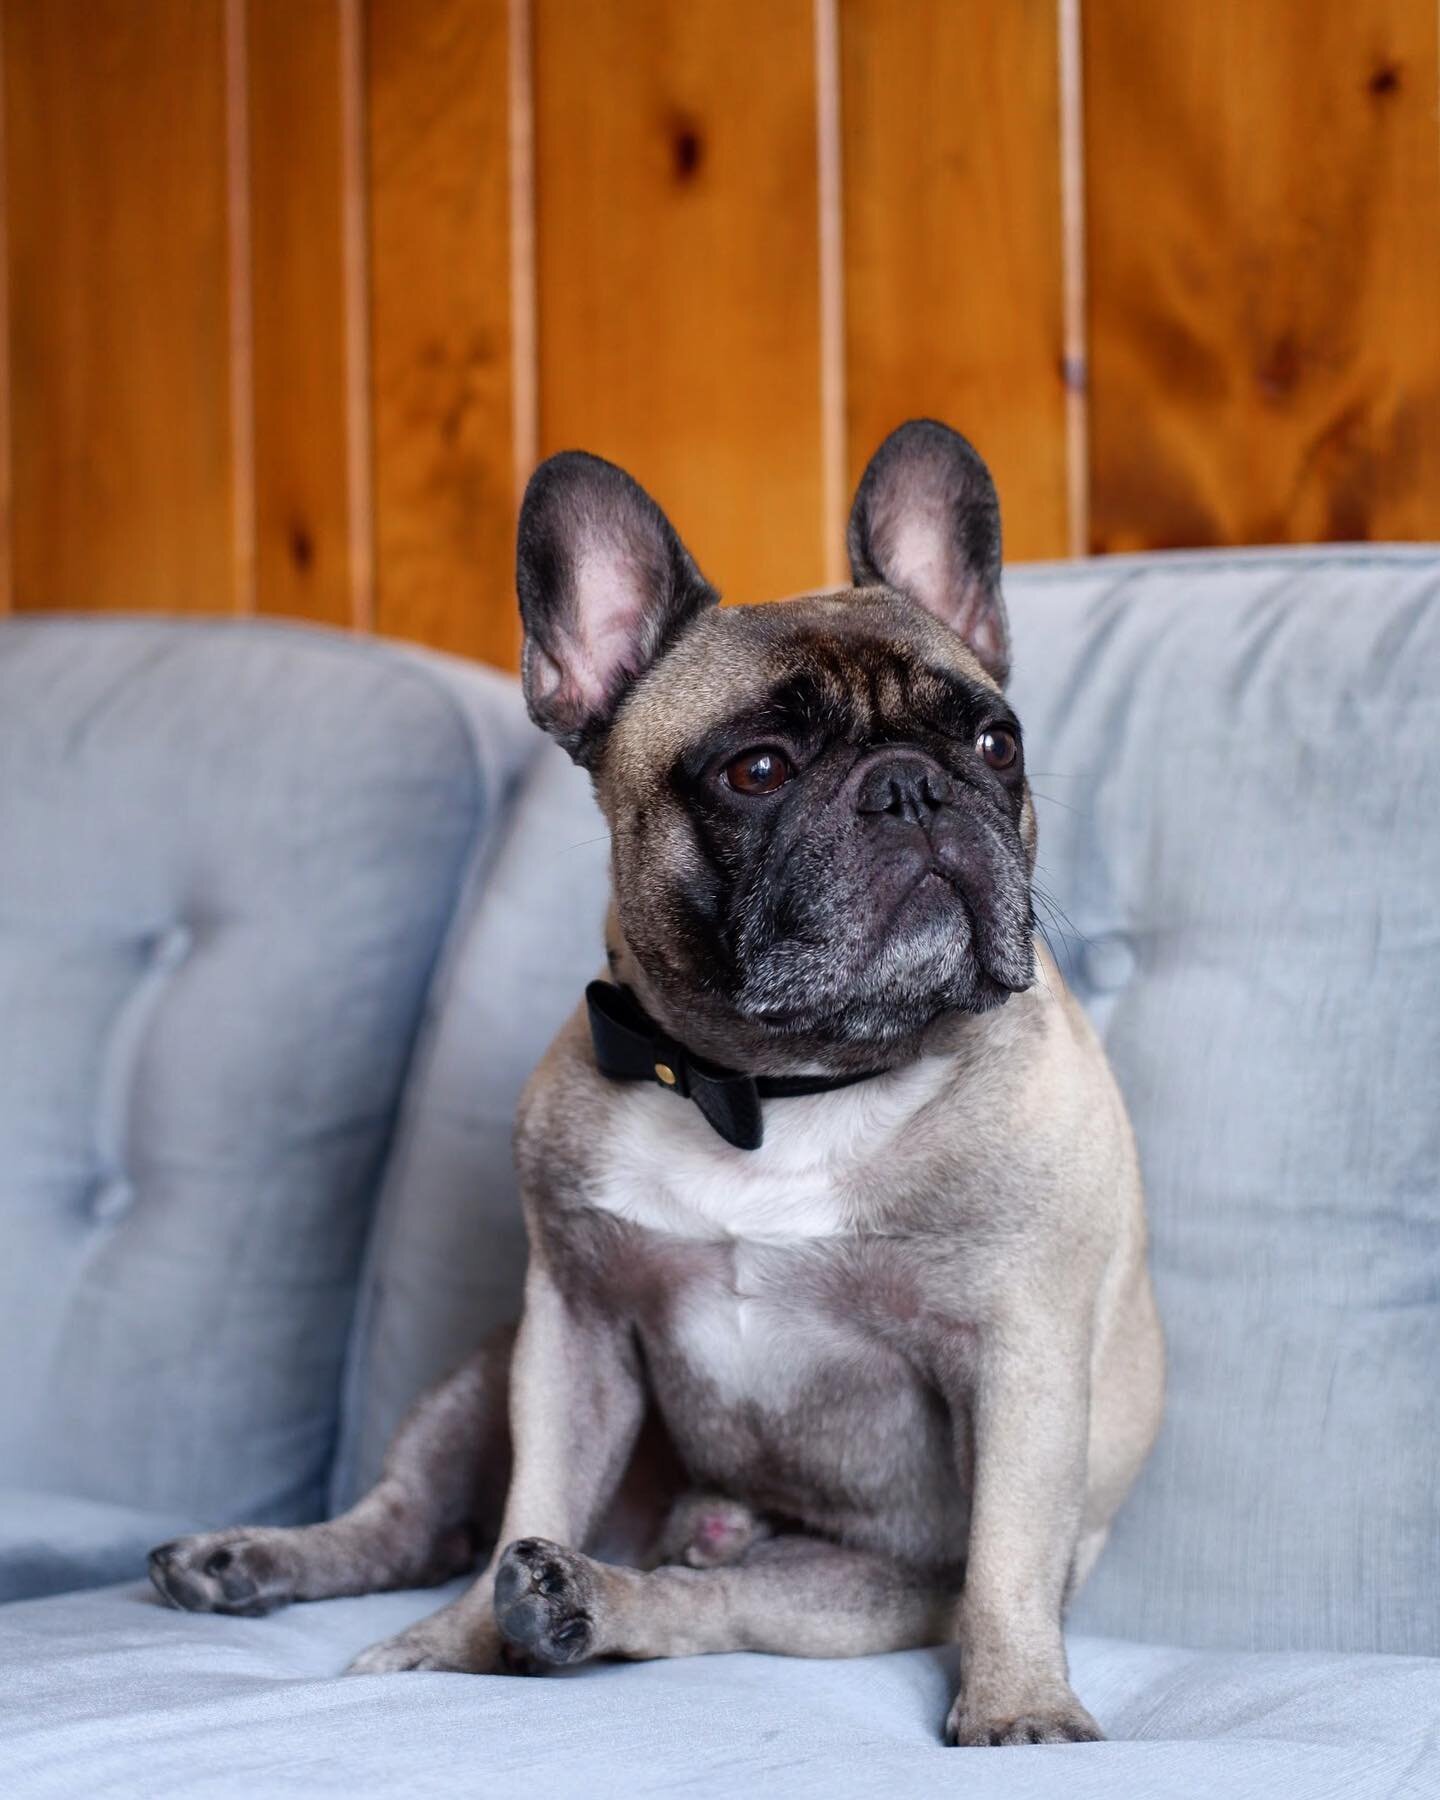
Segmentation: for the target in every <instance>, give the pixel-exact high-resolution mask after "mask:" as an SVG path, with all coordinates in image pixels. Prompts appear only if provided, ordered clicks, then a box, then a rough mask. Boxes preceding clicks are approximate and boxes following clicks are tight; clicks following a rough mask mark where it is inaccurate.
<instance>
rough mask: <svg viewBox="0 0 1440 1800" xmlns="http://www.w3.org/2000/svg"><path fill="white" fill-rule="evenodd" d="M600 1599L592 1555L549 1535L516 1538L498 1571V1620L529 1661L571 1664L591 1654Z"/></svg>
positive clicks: (504, 1634) (510, 1642)
mask: <svg viewBox="0 0 1440 1800" xmlns="http://www.w3.org/2000/svg"><path fill="white" fill-rule="evenodd" d="M598 1602H599V1594H598V1591H597V1585H596V1581H595V1566H594V1564H593V1563H592V1562H591V1561H590V1559H589V1557H588V1556H581V1555H579V1554H578V1553H577V1552H576V1551H574V1550H566V1549H563V1548H562V1547H561V1546H560V1545H559V1544H552V1543H550V1542H549V1541H548V1540H547V1539H545V1538H517V1539H516V1541H515V1542H514V1543H513V1544H511V1545H510V1546H509V1547H508V1549H507V1550H506V1551H505V1554H504V1555H503V1556H502V1557H501V1558H500V1562H499V1565H498V1566H497V1568H496V1570H495V1623H496V1624H497V1625H498V1626H499V1628H500V1635H501V1636H502V1637H503V1638H504V1640H505V1642H506V1645H507V1646H508V1647H509V1649H510V1651H511V1652H512V1654H515V1655H518V1657H519V1658H521V1659H524V1661H525V1662H526V1663H534V1662H540V1663H547V1664H551V1665H554V1664H562V1663H573V1662H580V1661H581V1660H582V1659H583V1658H584V1657H587V1656H589V1655H591V1654H592V1653H593V1651H594V1648H595V1622H596V1614H597V1611H598Z"/></svg>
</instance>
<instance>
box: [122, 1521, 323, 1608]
mask: <svg viewBox="0 0 1440 1800" xmlns="http://www.w3.org/2000/svg"><path fill="white" fill-rule="evenodd" d="M149 1568H150V1579H151V1581H152V1582H153V1583H154V1584H155V1588H156V1591H157V1592H158V1593H159V1594H160V1596H161V1598H162V1599H164V1600H168V1601H169V1603H170V1604H171V1605H172V1606H178V1607H180V1608H181V1609H182V1610H183V1611H185V1612H218V1613H234V1614H237V1615H238V1616H240V1617H242V1618H258V1617H259V1616H260V1615H261V1614H263V1613H268V1612H273V1611H274V1610H275V1608H276V1607H277V1606H284V1605H285V1604H286V1603H287V1602H288V1601H290V1600H293V1599H294V1597H295V1576H294V1571H293V1569H292V1568H291V1567H290V1563H289V1558H288V1557H287V1556H285V1555H284V1554H283V1553H282V1552H281V1551H280V1550H279V1549H278V1548H277V1547H276V1546H275V1545H274V1544H273V1543H270V1542H267V1539H266V1536H265V1533H264V1532H256V1533H254V1534H246V1533H245V1532H241V1531H217V1532H207V1533H205V1534H203V1535H202V1536H200V1537H186V1538H176V1539H175V1540H174V1542H173V1543H169V1544H161V1545H159V1547H158V1548H156V1549H154V1550H152V1551H151V1552H150V1557H149Z"/></svg>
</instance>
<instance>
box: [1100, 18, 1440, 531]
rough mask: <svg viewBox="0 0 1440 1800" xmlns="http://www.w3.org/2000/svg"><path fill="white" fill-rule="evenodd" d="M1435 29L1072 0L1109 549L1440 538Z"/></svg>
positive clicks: (1424, 22) (1416, 21)
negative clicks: (1079, 39)
mask: <svg viewBox="0 0 1440 1800" xmlns="http://www.w3.org/2000/svg"><path fill="white" fill-rule="evenodd" d="M1436 26H1437V14H1436V8H1435V5H1434V0H1371V3H1370V4H1368V5H1365V6H1348V5H1342V4H1339V3H1330V0H1327V3H1325V4H1318V3H1317V0H1264V3H1263V4H1260V3H1258V0H1172V3H1171V4H1168V5H1165V6H1154V5H1151V4H1149V0H1106V4H1104V5H1089V6H1086V7H1085V9H1084V34H1085V36H1084V58H1085V71H1086V89H1087V93H1086V116H1087V144H1086V161H1087V167H1088V193H1087V211H1088V218H1089V263H1090V287H1091V296H1092V300H1091V374H1092V401H1091V429H1092V458H1091V467H1092V486H1093V543H1094V547H1095V548H1096V549H1097V550H1124V549H1137V548H1142V547H1149V546H1154V545H1170V544H1220V543H1239V544H1245V543H1272V542H1285V541H1292V540H1305V541H1309V540H1325V539H1344V538H1377V537H1425V536H1434V535H1436V534H1437V533H1440V153H1437V133H1436V110H1437V92H1436V82H1437V42H1436Z"/></svg>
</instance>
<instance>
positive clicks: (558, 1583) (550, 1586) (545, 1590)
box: [535, 1569, 565, 1594]
mask: <svg viewBox="0 0 1440 1800" xmlns="http://www.w3.org/2000/svg"><path fill="white" fill-rule="evenodd" d="M535 1585H536V1587H537V1588H539V1590H540V1592H541V1593H542V1594H558V1593H559V1592H560V1591H561V1590H562V1589H563V1588H564V1586H565V1578H564V1576H563V1575H561V1574H560V1572H559V1570H558V1569H547V1570H546V1571H545V1573H544V1574H543V1575H542V1576H541V1577H540V1579H539V1580H538V1581H537V1582H536V1583H535Z"/></svg>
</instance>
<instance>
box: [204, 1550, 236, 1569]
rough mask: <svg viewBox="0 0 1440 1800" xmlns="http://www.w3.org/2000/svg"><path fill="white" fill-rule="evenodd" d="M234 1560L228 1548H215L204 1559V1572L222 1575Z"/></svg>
mask: <svg viewBox="0 0 1440 1800" xmlns="http://www.w3.org/2000/svg"><path fill="white" fill-rule="evenodd" d="M234 1560H235V1558H234V1557H233V1556H232V1555H231V1554H230V1552H229V1551H228V1550H217V1551H216V1552H215V1554H214V1555H213V1556H211V1557H208V1558H207V1559H206V1562H205V1573H206V1574H207V1575H223V1574H224V1573H225V1571H226V1570H227V1569H228V1568H229V1567H230V1565H231V1563H232V1562H234Z"/></svg>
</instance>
